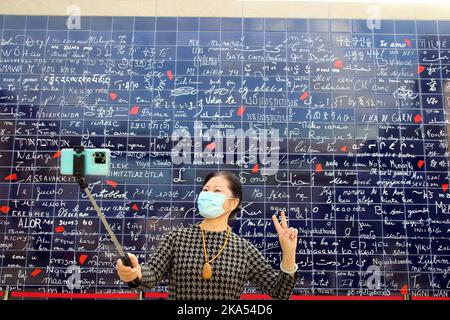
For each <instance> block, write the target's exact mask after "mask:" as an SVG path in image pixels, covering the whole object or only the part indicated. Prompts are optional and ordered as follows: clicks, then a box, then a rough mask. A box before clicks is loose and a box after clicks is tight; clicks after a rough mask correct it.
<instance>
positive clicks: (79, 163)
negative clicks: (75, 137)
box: [73, 146, 140, 288]
mask: <svg viewBox="0 0 450 320" xmlns="http://www.w3.org/2000/svg"><path fill="white" fill-rule="evenodd" d="M73 151H74V154H73V176H74V177H75V179H76V180H77V182H78V184H79V185H80V188H81V189H83V190H84V192H86V194H87V195H88V197H89V200H90V201H91V203H92V205H93V206H94V208H95V211H97V215H98V217H99V218H100V220H101V222H102V223H103V225H104V227H105V229H106V231H107V232H108V234H109V236H110V237H111V240H112V241H113V243H114V245H115V246H116V249H117V251H118V252H119V254H120V260H121V261H122V263H123V265H124V266H127V267H131V268H132V264H131V261H130V257H129V256H128V253H125V251H124V250H123V248H122V245H121V244H120V243H119V241H118V240H117V237H116V235H115V234H114V232H113V231H112V230H111V227H110V226H109V223H108V221H106V218H105V216H104V215H103V213H102V211H101V209H100V207H99V206H98V205H97V202H96V201H95V199H94V197H93V196H92V194H91V191H90V190H89V188H88V183H87V182H86V178H85V175H84V164H85V155H84V147H83V146H75V147H73ZM127 284H128V286H129V287H130V288H137V287H139V285H140V281H139V279H138V278H136V279H134V280H133V281H130V282H127Z"/></svg>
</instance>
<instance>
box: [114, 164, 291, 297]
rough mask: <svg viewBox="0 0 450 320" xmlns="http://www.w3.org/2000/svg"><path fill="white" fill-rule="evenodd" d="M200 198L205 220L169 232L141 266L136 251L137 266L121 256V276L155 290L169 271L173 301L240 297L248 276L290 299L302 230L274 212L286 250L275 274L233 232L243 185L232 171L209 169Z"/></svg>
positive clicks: (278, 295)
mask: <svg viewBox="0 0 450 320" xmlns="http://www.w3.org/2000/svg"><path fill="white" fill-rule="evenodd" d="M197 201H198V202H197V204H198V208H199V213H200V214H201V215H202V216H203V217H204V219H203V220H202V221H201V222H199V223H197V224H194V225H192V226H189V227H185V228H175V229H172V230H171V231H170V232H168V233H167V234H166V235H165V236H164V238H163V240H162V241H161V243H160V245H159V246H158V247H157V249H156V250H155V252H154V254H153V255H152V257H151V258H150V260H149V261H147V262H146V263H145V264H144V265H142V266H140V265H139V263H138V260H137V258H136V256H135V255H133V254H130V260H131V262H132V265H133V268H130V267H125V266H124V265H123V264H122V262H121V260H118V261H117V265H116V268H117V271H118V274H119V277H120V279H121V280H122V281H124V282H129V281H132V280H134V279H136V278H138V279H139V281H140V286H139V287H138V289H141V290H144V289H151V288H153V287H155V286H156V285H157V284H158V283H159V282H160V281H161V279H162V277H163V275H164V274H165V273H166V272H168V276H169V299H239V298H240V295H241V293H242V291H243V289H244V285H245V283H246V281H247V280H250V282H252V283H253V284H255V285H256V286H258V287H259V288H261V289H262V290H263V291H264V292H265V293H267V294H269V295H270V296H271V297H272V298H274V299H289V297H290V295H291V293H292V291H293V289H294V285H295V283H296V281H297V278H298V273H297V265H296V263H295V255H296V247H297V235H298V230H297V229H294V228H289V227H288V225H287V223H286V216H285V214H284V212H282V213H281V224H280V223H279V221H278V218H277V217H276V216H275V215H273V216H272V220H273V223H274V225H275V228H276V230H277V232H278V239H279V242H280V246H281V250H282V251H283V258H282V262H281V265H280V268H281V270H282V271H280V272H277V271H275V270H274V269H273V268H272V267H271V265H270V264H269V263H268V262H267V261H266V260H265V258H264V257H263V255H262V254H261V253H260V252H259V251H258V249H257V248H256V247H255V246H254V245H253V244H252V243H251V242H250V241H248V240H246V239H244V238H242V237H240V236H239V235H238V234H236V233H234V232H233V231H231V228H230V226H229V225H228V219H229V218H231V217H233V216H234V215H235V214H236V212H238V211H239V209H240V208H239V205H240V203H241V201H242V189H241V183H240V181H239V179H238V178H237V177H236V176H235V175H234V174H232V173H230V172H226V171H217V172H212V173H210V174H209V175H208V176H207V177H206V178H205V180H204V183H203V187H202V191H201V192H200V194H199V196H198V200H197Z"/></svg>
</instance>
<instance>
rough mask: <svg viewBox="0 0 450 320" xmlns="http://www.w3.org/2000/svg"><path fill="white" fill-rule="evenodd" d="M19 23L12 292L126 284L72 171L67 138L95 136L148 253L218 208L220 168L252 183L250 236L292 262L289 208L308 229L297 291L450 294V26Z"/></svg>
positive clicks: (5, 261)
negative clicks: (66, 161) (211, 182)
mask: <svg viewBox="0 0 450 320" xmlns="http://www.w3.org/2000/svg"><path fill="white" fill-rule="evenodd" d="M0 26H1V31H0V32H1V34H0V38H1V43H0V45H1V47H0V61H1V63H0V90H1V91H0V289H7V288H9V289H11V290H28V291H48V292H66V291H72V290H73V291H74V292H112V291H114V292H117V291H125V290H127V286H126V284H123V283H121V281H120V280H119V278H118V277H117V275H116V272H115V270H114V263H115V261H116V259H117V255H116V252H115V250H114V248H113V246H112V243H111V241H110V239H109V238H108V236H107V234H106V230H104V228H103V226H102V225H101V223H100V221H99V220H98V218H97V216H96V213H95V211H94V209H93V208H92V206H91V204H90V202H89V200H88V199H87V198H86V196H85V195H84V194H83V193H82V192H79V187H78V185H77V184H76V182H75V181H74V180H73V179H72V178H70V177H65V176H61V175H60V174H59V173H58V158H59V150H60V149H62V148H68V147H72V146H73V145H77V144H80V143H81V144H83V145H84V146H86V147H107V148H110V149H111V150H112V171H111V175H110V176H109V177H105V178H104V179H100V180H95V179H91V181H89V182H90V187H91V188H92V193H93V194H94V196H95V197H96V199H97V200H98V202H99V204H100V205H101V207H102V208H103V212H104V213H105V215H106V216H107V218H108V220H109V222H110V223H111V225H112V228H113V230H114V231H115V232H116V234H117V235H118V236H119V240H120V241H122V243H123V245H124V247H125V249H126V250H127V251H130V252H133V253H135V254H137V255H138V256H139V258H140V260H141V261H143V260H145V258H147V257H148V256H149V255H151V254H152V251H153V250H154V249H155V247H156V246H157V245H158V242H159V241H160V239H161V237H162V235H164V234H165V233H166V232H167V231H168V230H170V229H171V228H173V227H177V226H186V225H189V224H191V223H194V222H197V221H199V220H200V216H199V215H198V214H197V209H196V206H195V200H196V195H197V194H198V192H199V188H200V185H201V182H202V177H204V176H205V175H206V174H207V173H208V172H210V171H212V170H216V169H217V168H221V169H225V170H230V171H233V172H235V173H236V174H237V175H239V176H240V177H241V179H242V182H243V186H244V202H243V210H242V212H241V214H239V215H238V216H237V219H236V220H235V221H233V223H232V226H233V228H234V230H235V232H237V233H239V234H241V235H242V236H243V237H247V238H248V239H249V240H251V241H252V242H253V243H254V244H255V245H257V247H258V248H259V249H260V250H261V251H262V252H264V254H265V256H266V257H267V258H268V259H269V261H270V262H271V263H273V265H274V267H275V268H278V265H279V261H280V256H279V253H280V250H279V244H278V238H277V235H276V232H275V230H274V228H273V226H272V223H271V219H270V217H271V215H272V214H273V213H275V212H276V211H278V210H285V211H286V212H287V214H288V217H289V221H290V225H291V226H294V227H296V228H298V230H299V245H298V256H297V261H298V263H299V270H300V274H301V277H300V278H299V281H298V283H297V286H296V289H295V291H294V294H330V295H336V294H338V295H359V294H363V295H373V294H376V295H394V294H399V292H400V291H401V289H402V288H405V287H406V286H407V287H408V288H409V289H410V290H411V293H412V294H415V295H435V296H448V294H449V292H450V276H449V259H450V210H449V208H450V206H449V205H450V191H449V175H448V169H449V166H448V150H449V136H448V129H447V123H448V120H447V117H448V109H449V106H450V82H449V80H448V79H449V76H448V74H449V72H450V65H449V64H450V49H449V46H450V42H449V41H450V22H449V21H406V20H382V21H381V26H380V28H374V29H373V28H368V26H367V24H366V21H365V20H337V19H336V20H333V19H331V20H318V19H309V20H308V19H275V18H267V19H262V18H261V19H260V18H195V17H191V18H181V17H180V18H176V17H157V18H155V17H90V16H85V17H82V18H81V23H80V28H79V29H68V28H67V25H66V17H58V16H0ZM248 132H250V133H251V134H250V135H247V133H248ZM244 135H245V139H241V140H238V139H236V140H233V141H234V142H232V143H230V139H227V138H230V136H231V137H236V138H238V137H239V136H244ZM219 151H221V152H219ZM227 157H228V158H227ZM77 270H78V271H77ZM75 272H78V273H79V274H78V275H79V278H78V279H79V282H77V283H74V282H72V283H70V281H69V282H68V281H67V280H68V279H70V278H71V276H73V275H74V274H75ZM166 284H167V283H165V282H164V281H163V282H162V283H161V286H160V287H157V288H156V290H165V288H166ZM246 292H259V291H258V289H257V288H254V287H253V286H252V284H251V283H249V285H248V287H247V289H246Z"/></svg>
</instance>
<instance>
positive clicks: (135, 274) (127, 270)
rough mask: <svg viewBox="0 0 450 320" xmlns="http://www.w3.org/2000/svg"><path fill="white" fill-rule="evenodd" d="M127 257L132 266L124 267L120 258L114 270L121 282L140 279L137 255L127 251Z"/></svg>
mask: <svg viewBox="0 0 450 320" xmlns="http://www.w3.org/2000/svg"><path fill="white" fill-rule="evenodd" d="M128 257H129V258H130V261H131V265H132V266H133V268H131V267H126V266H124V265H123V263H122V260H120V259H119V260H117V263H116V270H117V274H118V275H119V278H120V280H122V281H123V282H130V281H133V280H134V279H136V278H138V279H139V281H141V279H142V273H141V266H140V265H139V261H138V259H137V257H136V256H135V255H134V254H132V253H128Z"/></svg>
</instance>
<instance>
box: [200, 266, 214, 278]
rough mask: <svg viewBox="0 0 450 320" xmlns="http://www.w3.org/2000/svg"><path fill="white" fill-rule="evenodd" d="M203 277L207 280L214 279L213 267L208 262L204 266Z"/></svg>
mask: <svg viewBox="0 0 450 320" xmlns="http://www.w3.org/2000/svg"><path fill="white" fill-rule="evenodd" d="M202 277H203V279H205V280H208V279H211V277H212V269H211V265H210V264H209V263H208V262H205V264H204V265H203V270H202Z"/></svg>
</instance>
